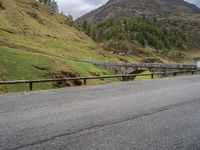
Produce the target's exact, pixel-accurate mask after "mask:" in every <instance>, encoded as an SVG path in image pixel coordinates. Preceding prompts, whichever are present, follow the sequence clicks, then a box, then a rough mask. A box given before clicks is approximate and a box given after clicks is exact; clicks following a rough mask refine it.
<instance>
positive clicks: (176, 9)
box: [77, 0, 200, 62]
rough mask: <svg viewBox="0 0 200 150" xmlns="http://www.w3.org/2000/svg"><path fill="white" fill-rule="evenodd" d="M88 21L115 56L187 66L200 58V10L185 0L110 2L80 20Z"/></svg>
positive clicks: (99, 40) (97, 36)
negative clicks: (181, 63)
mask: <svg viewBox="0 0 200 150" xmlns="http://www.w3.org/2000/svg"><path fill="white" fill-rule="evenodd" d="M85 21H87V23H88V24H90V25H91V26H93V30H94V31H95V33H96V37H95V38H96V41H97V42H100V43H102V45H103V47H104V48H105V49H107V50H109V51H114V53H118V54H121V53H125V54H126V55H133V56H138V57H149V55H153V54H155V55H156V56H160V57H162V58H165V59H169V60H173V61H183V62H184V61H188V60H190V61H191V60H196V59H197V57H198V55H199V49H200V28H199V26H200V9H199V8H198V7H197V6H195V5H193V4H190V3H187V2H185V1H184V0H109V1H108V2H107V3H106V4H105V5H103V6H102V7H100V8H98V9H96V10H94V11H92V12H90V13H88V14H86V15H84V16H82V17H81V18H79V19H78V20H77V22H79V23H80V22H85ZM191 51H192V52H191Z"/></svg>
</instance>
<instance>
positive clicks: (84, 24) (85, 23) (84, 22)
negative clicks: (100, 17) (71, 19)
mask: <svg viewBox="0 0 200 150" xmlns="http://www.w3.org/2000/svg"><path fill="white" fill-rule="evenodd" d="M87 26H88V23H87V21H86V20H84V21H83V23H82V28H83V30H84V31H86V30H87Z"/></svg>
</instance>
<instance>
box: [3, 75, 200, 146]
mask: <svg viewBox="0 0 200 150" xmlns="http://www.w3.org/2000/svg"><path fill="white" fill-rule="evenodd" d="M0 149H1V150H13V149H17V150H18V149H19V150H57V149H59V150H62V149H63V150H199V149H200V76H198V75H197V76H192V77H179V78H172V79H170V78H169V79H162V80H152V81H139V82H136V81H135V82H124V83H114V84H108V85H98V86H87V87H77V88H64V89H58V90H49V91H39V92H33V93H26V94H25V93H24V94H10V95H2V96H0Z"/></svg>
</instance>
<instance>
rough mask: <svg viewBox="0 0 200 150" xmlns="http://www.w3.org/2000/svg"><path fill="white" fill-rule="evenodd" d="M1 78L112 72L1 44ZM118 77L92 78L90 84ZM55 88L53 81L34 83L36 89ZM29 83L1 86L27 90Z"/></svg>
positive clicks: (0, 88)
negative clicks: (63, 73)
mask: <svg viewBox="0 0 200 150" xmlns="http://www.w3.org/2000/svg"><path fill="white" fill-rule="evenodd" d="M0 53H1V55H0V79H1V80H25V79H27V80H28V79H45V78H52V76H53V74H54V73H60V72H62V71H65V72H72V73H77V74H78V75H80V76H90V75H95V74H101V75H106V74H111V73H110V72H109V71H106V70H104V69H101V68H98V67H96V66H94V65H92V64H87V63H81V62H76V61H69V60H65V59H60V58H56V57H52V56H48V55H43V54H39V53H38V54H37V53H33V52H27V51H23V50H20V49H15V48H8V47H4V46H0ZM114 81H117V79H109V80H105V81H101V80H90V81H89V82H88V84H89V85H92V84H101V83H108V82H114ZM50 88H55V87H54V86H53V84H52V83H42V84H34V90H44V89H50ZM27 90H28V85H27V84H18V85H11V86H6V87H5V86H4V87H3V86H0V91H1V92H2V91H3V92H18V91H27Z"/></svg>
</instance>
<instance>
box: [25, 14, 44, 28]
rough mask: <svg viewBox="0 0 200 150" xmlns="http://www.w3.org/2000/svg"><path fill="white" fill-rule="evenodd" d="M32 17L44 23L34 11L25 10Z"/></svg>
mask: <svg viewBox="0 0 200 150" xmlns="http://www.w3.org/2000/svg"><path fill="white" fill-rule="evenodd" d="M26 13H27V14H28V15H29V16H30V17H31V18H32V19H34V20H36V21H37V22H38V23H40V24H42V25H44V22H43V21H42V19H41V18H40V17H39V15H38V14H37V13H35V12H30V11H28V12H26Z"/></svg>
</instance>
